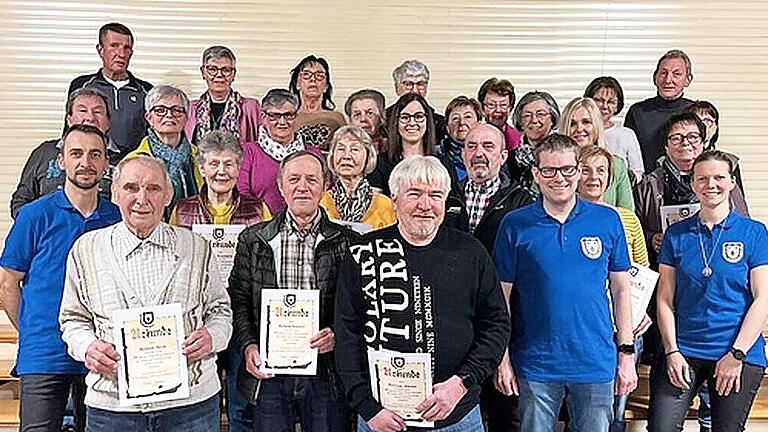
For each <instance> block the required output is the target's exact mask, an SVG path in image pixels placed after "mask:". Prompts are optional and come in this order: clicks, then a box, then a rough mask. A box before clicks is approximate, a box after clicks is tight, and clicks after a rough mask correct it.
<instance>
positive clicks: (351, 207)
mask: <svg viewBox="0 0 768 432" xmlns="http://www.w3.org/2000/svg"><path fill="white" fill-rule="evenodd" d="M330 193H331V197H332V198H333V202H334V203H336V209H337V210H339V216H340V217H341V220H343V221H347V222H360V221H361V220H362V219H363V216H365V213H366V212H367V211H368V208H369V207H370V206H371V201H372V200H373V189H372V188H371V185H370V184H369V183H368V180H366V179H365V178H363V179H362V180H361V181H360V184H358V185H357V188H356V189H355V192H354V196H352V197H349V196H347V191H346V189H344V185H342V184H341V181H337V182H336V184H334V185H333V187H332V188H331V190H330Z"/></svg>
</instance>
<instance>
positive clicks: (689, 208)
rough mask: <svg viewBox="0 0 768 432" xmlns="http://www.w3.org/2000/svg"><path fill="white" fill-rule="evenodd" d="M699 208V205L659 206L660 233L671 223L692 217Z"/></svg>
mask: <svg viewBox="0 0 768 432" xmlns="http://www.w3.org/2000/svg"><path fill="white" fill-rule="evenodd" d="M700 208H701V204H699V203H693V204H680V205H667V206H661V232H666V231H667V228H669V226H670V225H672V224H673V223H676V222H680V221H681V220H683V219H687V218H689V217H691V216H693V215H694V214H696V212H697V211H699V209H700Z"/></svg>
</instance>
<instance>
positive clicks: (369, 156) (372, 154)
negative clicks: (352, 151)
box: [328, 125, 378, 175]
mask: <svg viewBox="0 0 768 432" xmlns="http://www.w3.org/2000/svg"><path fill="white" fill-rule="evenodd" d="M346 135H350V136H351V137H352V138H353V139H355V140H357V141H358V142H359V143H361V144H362V145H363V147H364V148H365V166H364V167H363V175H368V174H370V173H372V172H373V170H375V169H376V157H377V156H378V153H377V152H376V148H375V147H374V146H373V141H372V140H371V137H370V136H368V133H367V132H366V131H364V130H362V129H361V128H359V127H357V126H352V125H347V126H342V127H340V128H338V129H336V132H334V133H333V138H331V146H330V149H329V150H328V169H329V170H330V171H331V173H332V174H333V175H338V173H337V172H336V166H335V165H334V164H333V152H334V151H335V150H336V144H338V143H339V141H341V139H342V138H344V137H345V136H346Z"/></svg>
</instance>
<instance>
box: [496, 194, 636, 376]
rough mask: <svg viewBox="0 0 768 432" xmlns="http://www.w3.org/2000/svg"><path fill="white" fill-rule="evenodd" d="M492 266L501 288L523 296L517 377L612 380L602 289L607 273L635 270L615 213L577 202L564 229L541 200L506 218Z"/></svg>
mask: <svg viewBox="0 0 768 432" xmlns="http://www.w3.org/2000/svg"><path fill="white" fill-rule="evenodd" d="M494 260H495V262H496V267H497V269H498V271H499V277H500V279H501V280H502V282H508V283H511V284H512V286H513V288H514V290H515V291H516V293H517V295H518V301H517V302H516V303H517V304H516V305H515V307H514V308H515V309H517V310H513V311H512V313H511V316H512V317H513V320H515V322H514V323H513V326H512V327H513V328H514V329H515V331H514V332H513V336H512V338H511V346H510V351H511V355H512V358H513V359H514V360H513V365H514V367H515V372H516V374H517V376H519V377H522V378H523V379H526V380H530V381H538V382H566V383H568V382H570V383H601V382H609V381H611V380H613V379H614V375H615V374H616V344H615V342H614V340H613V324H612V323H611V310H610V304H609V300H608V295H606V292H605V283H606V280H607V279H608V275H609V272H623V271H627V270H629V269H630V261H629V254H628V252H627V242H626V240H625V238H624V228H623V227H622V225H621V220H620V219H619V215H618V213H616V211H615V210H613V209H612V208H610V207H608V206H605V205H600V204H592V203H589V202H586V201H584V200H583V199H580V198H577V199H576V205H575V206H574V208H573V209H572V210H571V213H570V214H569V215H568V217H567V218H566V220H565V221H564V222H562V223H561V222H560V221H559V220H557V219H555V218H553V217H551V216H550V215H549V214H547V212H546V211H545V210H544V206H543V200H539V201H536V202H535V203H533V204H531V205H529V206H527V207H523V208H521V209H519V210H516V211H514V212H512V213H509V214H508V215H507V216H506V217H505V218H504V220H503V221H502V224H501V227H500V228H499V234H498V237H497V239H496V244H495V246H494Z"/></svg>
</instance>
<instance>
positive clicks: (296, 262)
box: [279, 211, 320, 289]
mask: <svg viewBox="0 0 768 432" xmlns="http://www.w3.org/2000/svg"><path fill="white" fill-rule="evenodd" d="M319 233H320V212H319V211H318V212H317V213H316V214H315V218H314V219H313V220H312V222H311V223H310V224H309V225H308V226H306V227H304V229H299V226H298V225H297V224H296V221H295V220H294V219H293V216H292V215H291V212H289V211H286V215H285V223H284V224H283V226H282V227H280V281H279V286H280V287H281V288H290V289H315V269H314V265H315V241H316V240H317V235H318V234H319Z"/></svg>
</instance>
